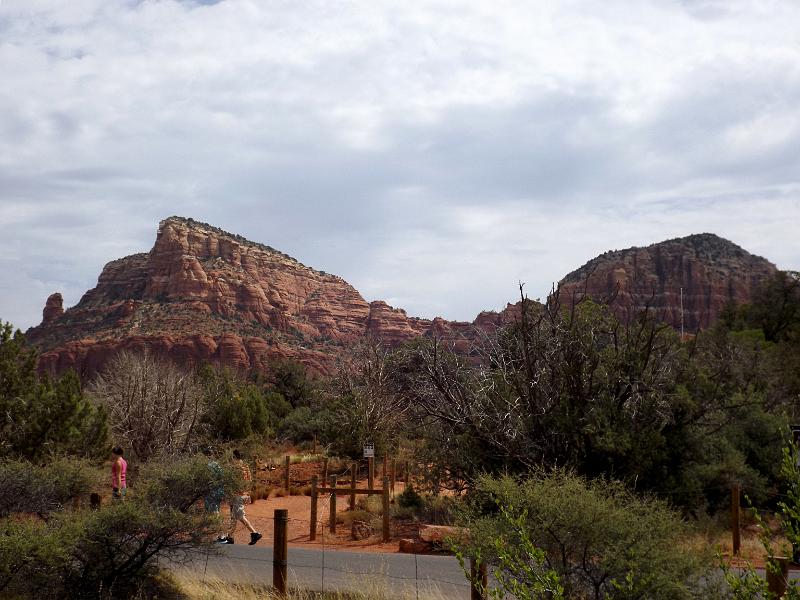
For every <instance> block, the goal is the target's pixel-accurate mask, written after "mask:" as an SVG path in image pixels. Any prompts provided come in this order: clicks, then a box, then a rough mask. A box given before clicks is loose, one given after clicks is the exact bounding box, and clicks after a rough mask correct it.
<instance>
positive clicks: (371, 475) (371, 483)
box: [367, 456, 375, 490]
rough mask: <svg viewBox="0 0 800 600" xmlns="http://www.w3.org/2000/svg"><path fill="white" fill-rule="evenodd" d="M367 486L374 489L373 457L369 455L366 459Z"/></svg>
mask: <svg viewBox="0 0 800 600" xmlns="http://www.w3.org/2000/svg"><path fill="white" fill-rule="evenodd" d="M367 488H368V489H370V490H374V489H375V459H374V458H372V457H371V456H370V457H369V458H368V459H367Z"/></svg>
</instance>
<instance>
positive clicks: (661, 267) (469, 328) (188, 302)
mask: <svg viewBox="0 0 800 600" xmlns="http://www.w3.org/2000/svg"><path fill="white" fill-rule="evenodd" d="M774 271H775V266H774V265H772V264H771V263H769V262H768V261H766V260H764V259H763V258H760V257H757V256H753V255H751V254H749V253H747V252H745V251H744V250H742V249H741V248H739V247H738V246H736V245H735V244H732V243H731V242H727V241H726V240H723V239H721V238H718V237H717V236H713V235H710V234H702V235H699V236H690V237H688V238H682V239H679V240H670V241H668V242H662V243H661V244H654V245H653V246H648V247H647V248H631V249H629V250H623V251H620V252H610V253H606V254H604V255H602V256H600V257H598V258H596V259H594V260H592V261H590V262H589V263H588V264H587V265H585V266H584V267H582V268H581V269H578V270H577V271H575V272H574V273H571V274H569V275H568V276H567V277H565V278H564V280H563V282H562V284H561V298H562V301H565V300H566V301H567V302H570V301H572V299H578V298H580V297H581V296H582V295H583V294H584V293H587V294H589V295H591V296H593V297H595V298H596V299H598V300H601V301H602V300H603V299H606V298H612V305H613V306H614V308H615V310H617V311H618V312H619V313H620V314H621V316H623V318H625V315H626V314H630V311H631V310H635V309H638V308H641V307H642V306H644V305H645V304H648V303H649V304H650V306H652V307H654V309H656V310H659V311H661V314H662V316H663V318H665V319H666V320H667V321H668V322H670V323H672V324H673V325H675V326H676V327H679V326H680V299H679V297H680V288H681V287H683V301H684V309H685V310H684V325H685V327H686V330H687V331H688V332H693V331H696V330H697V329H698V328H700V327H705V326H707V324H708V323H710V322H712V321H713V320H714V319H715V318H716V317H717V316H718V315H719V312H720V311H721V310H722V308H723V307H724V306H725V304H726V303H727V302H728V301H730V300H733V301H736V302H747V301H749V300H750V298H752V294H753V291H754V290H755V289H756V287H757V286H758V285H759V284H760V283H761V282H762V281H763V279H764V278H765V277H768V276H770V275H771V274H772V273H774ZM519 314H520V304H519V303H516V304H509V305H507V306H506V308H505V309H503V310H502V311H500V312H492V311H486V312H482V313H480V314H479V315H478V316H477V318H476V319H475V320H474V321H473V322H472V323H462V322H454V321H446V320H444V319H441V318H435V319H433V320H428V319H418V318H415V317H409V316H408V315H407V314H406V312H405V311H404V310H402V309H399V308H394V307H392V306H389V305H388V304H386V303H385V302H382V301H375V302H371V303H368V302H367V301H366V300H364V298H362V296H361V295H360V294H359V293H358V291H357V290H356V289H355V288H353V286H351V285H350V284H348V283H347V282H346V281H344V280H343V279H341V278H340V277H336V276H335V275H330V274H327V273H323V272H321V271H317V270H315V269H312V268H310V267H307V266H305V265H303V264H301V263H300V262H298V261H296V260H295V259H293V258H291V257H289V256H286V255H285V254H283V253H281V252H279V251H277V250H275V249H273V248H270V247H269V246H264V245H262V244H257V243H254V242H249V241H247V240H245V239H244V238H242V237H240V236H237V235H233V234H230V233H226V232H224V231H222V230H220V229H217V228H215V227H212V226H210V225H206V224H204V223H198V222H196V221H193V220H191V219H183V218H179V217H171V218H169V219H166V220H164V221H162V222H161V223H160V226H159V229H158V236H157V239H156V242H155V245H154V246H153V248H152V249H151V250H150V252H147V253H141V254H134V255H132V256H128V257H126V258H122V259H119V260H115V261H112V262H110V263H108V264H107V265H106V266H105V268H104V269H103V272H102V273H101V274H100V277H99V278H98V282H97V286H95V287H94V288H93V289H91V290H89V291H88V292H86V294H84V296H83V298H81V300H80V302H78V304H77V305H75V306H73V307H71V308H69V309H68V310H66V311H64V310H63V307H62V300H61V296H60V294H53V295H52V296H50V298H48V301H47V305H46V307H45V311H44V320H43V322H42V324H41V325H39V326H38V327H34V328H32V329H30V330H28V332H27V336H28V339H29V340H30V341H31V342H32V343H34V344H35V345H37V346H38V347H39V348H40V350H41V352H42V354H41V358H40V365H41V368H42V369H43V370H46V371H51V372H61V371H64V370H65V369H68V368H73V369H75V370H77V371H78V372H79V373H80V374H81V375H82V376H83V377H85V378H88V377H91V376H92V375H93V374H94V373H96V372H97V371H98V370H100V369H102V368H103V366H104V365H105V364H106V362H107V361H108V360H109V359H110V358H111V357H112V356H113V355H114V354H115V353H116V352H118V351H119V350H121V349H127V350H144V349H148V350H149V351H151V352H153V353H156V354H163V355H166V356H168V357H170V358H172V359H174V360H176V361H177V362H179V363H181V364H184V365H186V366H196V365H200V364H203V363H210V364H214V365H225V366H228V367H231V368H233V369H236V370H239V371H242V372H248V371H251V370H259V371H263V370H268V369H269V367H270V365H271V364H272V363H273V362H274V361H276V360H279V359H283V358H291V359H294V360H298V361H300V362H303V363H304V364H305V365H307V366H308V367H309V368H311V369H312V370H315V371H317V372H320V373H329V372H331V371H332V369H333V368H334V367H335V364H336V360H337V356H338V355H339V354H341V352H342V351H343V350H345V349H346V348H347V347H348V346H350V345H352V344H354V343H356V342H358V341H359V340H363V339H365V338H368V337H369V338H374V339H379V340H381V341H382V342H384V343H385V344H387V345H389V346H395V345H397V344H401V343H403V342H405V341H406V340H409V339H412V338H415V337H417V336H420V335H422V336H436V337H438V338H440V339H442V340H443V341H444V343H445V344H447V345H449V346H451V347H452V348H454V349H455V350H456V351H457V352H460V353H463V354H465V355H470V356H474V353H473V349H474V346H475V344H476V343H479V342H480V340H481V339H482V338H483V337H484V336H485V335H486V334H491V333H492V332H493V331H494V330H495V329H496V328H497V327H501V326H504V325H507V324H509V323H512V322H514V320H515V319H517V318H519Z"/></svg>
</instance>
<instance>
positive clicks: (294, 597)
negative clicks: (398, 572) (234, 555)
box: [176, 573, 444, 600]
mask: <svg viewBox="0 0 800 600" xmlns="http://www.w3.org/2000/svg"><path fill="white" fill-rule="evenodd" d="M176 579H177V583H178V586H179V588H180V590H181V591H182V592H183V593H184V594H185V595H186V598H187V600H264V599H267V600H390V599H394V600H396V599H397V598H400V599H401V600H405V599H407V600H411V599H412V598H416V594H415V591H414V590H413V589H412V588H409V589H408V590H406V591H405V592H404V593H402V594H398V590H397V589H396V588H392V590H391V593H389V590H388V589H387V586H386V584H385V582H384V581H383V579H382V577H381V574H380V573H376V574H375V575H374V576H373V577H371V578H370V577H367V578H366V579H365V578H363V577H359V579H358V585H357V586H353V587H357V588H358V589H359V590H360V591H358V592H348V593H344V592H325V593H324V594H323V593H321V592H313V591H308V590H297V589H291V588H290V589H289V593H288V594H287V596H286V597H285V598H284V597H282V596H279V595H277V594H276V593H275V592H274V591H273V590H272V588H271V587H269V586H258V585H247V584H233V583H228V582H225V581H222V580H219V579H208V580H206V581H205V582H202V581H199V580H198V579H197V577H189V576H188V575H181V576H178V577H177V578H176ZM419 599H420V600H444V597H443V596H442V594H441V593H438V592H430V591H427V590H426V591H424V592H423V591H421V592H420V594H419Z"/></svg>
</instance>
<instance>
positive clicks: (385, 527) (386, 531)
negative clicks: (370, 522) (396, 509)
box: [383, 477, 390, 542]
mask: <svg viewBox="0 0 800 600" xmlns="http://www.w3.org/2000/svg"><path fill="white" fill-rule="evenodd" d="M389 533H390V532H389V478H388V477H384V478H383V541H384V542H388V541H389V537H390V536H389Z"/></svg>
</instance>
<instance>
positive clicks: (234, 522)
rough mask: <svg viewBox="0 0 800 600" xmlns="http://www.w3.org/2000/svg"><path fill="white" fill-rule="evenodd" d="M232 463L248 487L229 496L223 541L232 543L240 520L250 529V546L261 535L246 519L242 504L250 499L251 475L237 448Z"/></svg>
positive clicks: (256, 541)
mask: <svg viewBox="0 0 800 600" xmlns="http://www.w3.org/2000/svg"><path fill="white" fill-rule="evenodd" d="M233 463H234V464H235V465H236V466H237V467H238V468H239V470H240V471H241V472H242V480H243V481H244V482H245V486H247V488H248V489H245V490H241V491H240V492H239V493H237V494H235V495H234V496H232V497H231V501H230V505H231V525H230V528H229V529H228V535H227V536H226V538H225V543H227V544H233V543H234V540H233V534H234V533H235V532H236V527H237V526H238V524H239V522H240V521H241V522H242V523H243V524H244V526H245V527H247V529H249V530H250V542H249V545H250V546H252V545H253V544H256V543H258V540H260V539H261V538H262V537H263V536H262V535H261V533H259V532H258V531H256V528H255V527H253V525H252V524H251V523H250V521H249V520H248V519H247V515H245V512H244V505H245V501H246V500H249V499H250V495H249V493H250V490H249V487H250V484H251V482H252V481H253V477H252V475H251V474H250V468H249V467H248V466H247V464H246V463H245V462H244V460H242V454H241V452H239V451H238V450H234V451H233Z"/></svg>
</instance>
